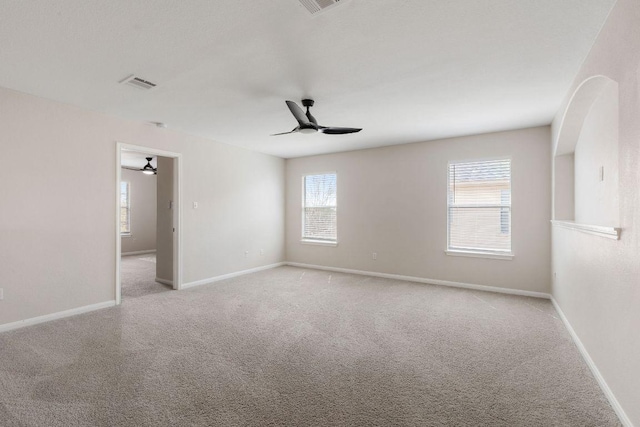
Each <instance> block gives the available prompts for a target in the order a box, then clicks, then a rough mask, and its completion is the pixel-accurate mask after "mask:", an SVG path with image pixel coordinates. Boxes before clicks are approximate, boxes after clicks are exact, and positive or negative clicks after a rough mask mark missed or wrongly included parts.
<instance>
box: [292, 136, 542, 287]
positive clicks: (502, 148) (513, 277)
mask: <svg viewBox="0 0 640 427" xmlns="http://www.w3.org/2000/svg"><path fill="white" fill-rule="evenodd" d="M549 140H550V129H549V127H548V126H545V127H538V128H531V129H524V130H518V131H511V132H500V133H491V134H484V135H476V136H469V137H463V138H453V139H446V140H439V141H430V142H423V143H417V144H408V145H396V146H391V147H384V148H377V149H370V150H361V151H352V152H346V153H337V154H329V155H321V156H313V157H303V158H296V159H289V160H287V168H286V169H287V209H286V215H287V236H286V250H287V261H289V262H295V263H302V264H312V265H321V266H327V267H334V268H346V269H353V270H361V271H370V272H376V273H387V274H398V275H403V276H412V277H419V278H426V279H435V280H444V281H451V282H461V283H468V284H476V285H485V286H494V287H502V288H507V289H517V290H524V291H533V292H543V293H548V292H549V291H550V274H551V273H550V262H551V260H550V246H551V243H550V222H549V220H550V219H551V165H550V163H549V159H550V158H551V148H550V145H549ZM498 157H510V158H511V159H512V192H513V196H512V211H513V217H512V233H513V240H512V242H513V245H512V246H513V252H514V254H515V257H514V259H513V260H511V261H506V260H496V259H484V258H468V257H454V256H448V255H446V254H445V249H446V242H447V165H448V162H449V161H453V160H473V159H491V158H498ZM329 171H335V172H337V175H338V208H337V209H338V246H337V247H329V246H317V245H309V244H303V243H301V242H300V237H301V236H300V233H301V227H302V224H301V206H302V199H301V196H302V188H301V185H302V180H301V177H302V175H305V174H309V173H318V172H329ZM373 252H376V253H377V259H376V260H373V259H372V253H373Z"/></svg>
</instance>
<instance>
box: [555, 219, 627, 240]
mask: <svg viewBox="0 0 640 427" xmlns="http://www.w3.org/2000/svg"><path fill="white" fill-rule="evenodd" d="M551 224H552V225H553V226H554V227H561V228H569V229H571V230H578V231H581V232H583V233H587V234H593V235H596V236H600V237H606V238H607V239H613V240H619V239H620V228H617V227H605V226H602V225H592V224H580V223H577V222H575V221H567V220H557V219H554V220H551Z"/></svg>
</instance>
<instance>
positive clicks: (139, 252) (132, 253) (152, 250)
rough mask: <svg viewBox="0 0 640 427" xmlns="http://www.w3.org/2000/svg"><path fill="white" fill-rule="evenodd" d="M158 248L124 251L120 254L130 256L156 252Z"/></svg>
mask: <svg viewBox="0 0 640 427" xmlns="http://www.w3.org/2000/svg"><path fill="white" fill-rule="evenodd" d="M155 253H156V250H155V249H151V250H148V251H133V252H122V253H121V254H120V255H121V256H129V255H144V254H155Z"/></svg>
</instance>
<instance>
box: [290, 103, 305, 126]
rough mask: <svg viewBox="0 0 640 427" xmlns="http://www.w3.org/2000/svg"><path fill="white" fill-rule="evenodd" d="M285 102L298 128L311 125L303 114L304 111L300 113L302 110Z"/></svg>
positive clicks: (296, 105)
mask: <svg viewBox="0 0 640 427" xmlns="http://www.w3.org/2000/svg"><path fill="white" fill-rule="evenodd" d="M285 102H286V103H287V107H289V110H290V111H291V114H293V117H295V118H296V120H297V121H298V123H299V124H300V126H305V125H309V124H310V123H311V122H310V121H309V119H308V118H307V116H306V115H305V114H304V111H302V108H300V107H298V104H296V103H295V102H293V101H285Z"/></svg>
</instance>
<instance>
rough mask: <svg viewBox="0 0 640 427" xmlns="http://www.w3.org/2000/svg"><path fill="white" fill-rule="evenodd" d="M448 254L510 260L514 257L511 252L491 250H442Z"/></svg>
mask: <svg viewBox="0 0 640 427" xmlns="http://www.w3.org/2000/svg"><path fill="white" fill-rule="evenodd" d="M444 253H446V254H447V255H449V256H463V257H471V258H488V259H500V260H503V261H511V260H512V259H513V257H514V255H513V254H512V253H504V254H498V253H493V252H473V251H453V250H446V251H444Z"/></svg>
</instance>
